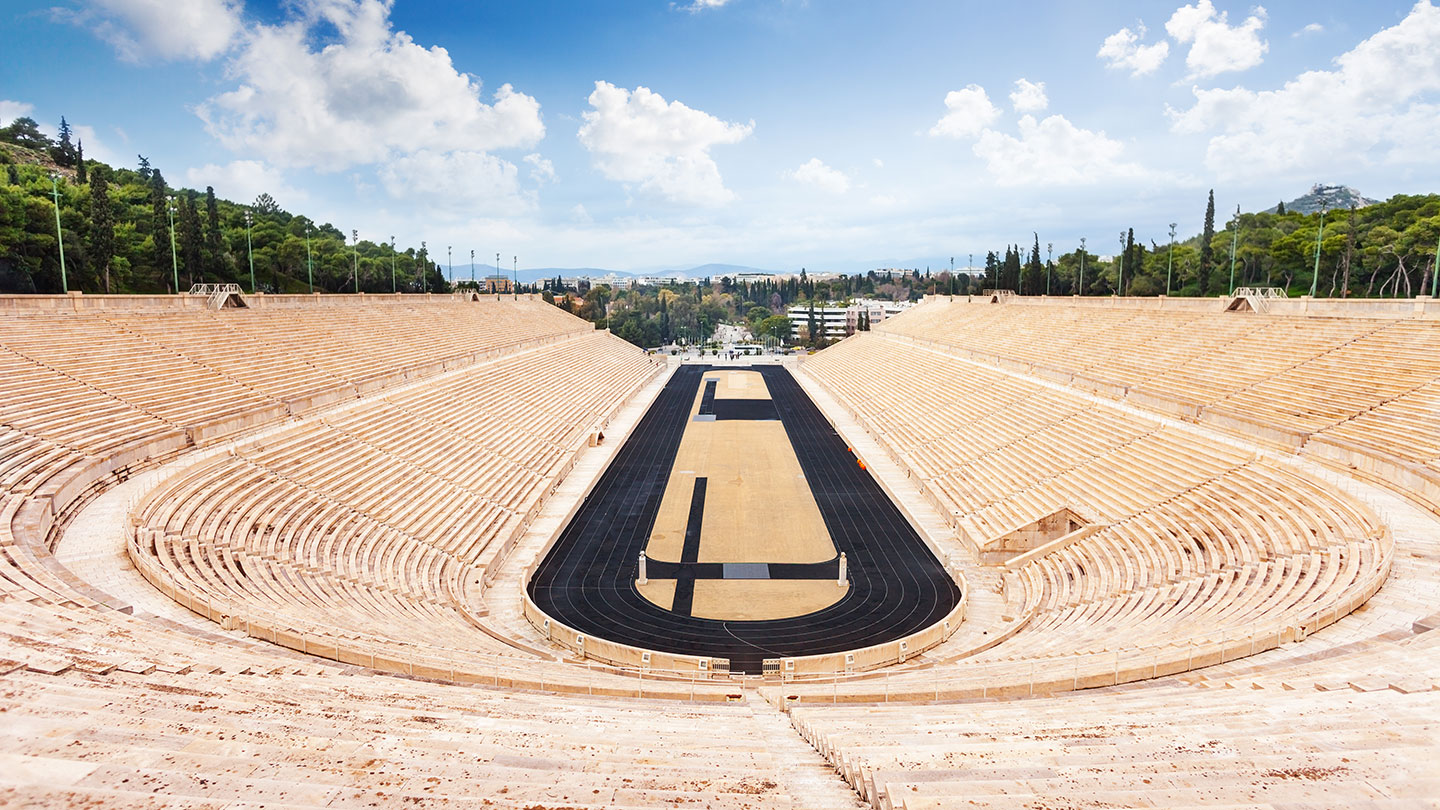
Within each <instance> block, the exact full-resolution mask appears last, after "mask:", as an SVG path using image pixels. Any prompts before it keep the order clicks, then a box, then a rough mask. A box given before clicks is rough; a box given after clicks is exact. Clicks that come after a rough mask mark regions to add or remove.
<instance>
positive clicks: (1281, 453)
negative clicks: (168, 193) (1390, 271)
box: [0, 295, 1440, 810]
mask: <svg viewBox="0 0 1440 810" xmlns="http://www.w3.org/2000/svg"><path fill="white" fill-rule="evenodd" d="M0 415H3V418H0V517H3V520H0V689H3V698H0V805H3V806H5V807H140V808H160V807H184V808H236V809H238V808H260V807H271V808H280V807H427V808H428V807H457V808H472V807H473V808H482V807H483V808H527V809H530V810H540V809H543V808H549V809H550V810H560V809H561V808H658V807H666V808H671V807H684V808H690V807H693V808H717V810H718V809H720V808H737V809H738V808H825V809H827V810H828V809H829V808H846V807H851V808H854V807H876V808H892V809H898V808H908V809H909V810H919V808H934V807H972V806H973V807H990V806H994V807H1014V808H1115V807H1273V808H1300V807H1306V808H1310V807H1346V808H1410V807H1435V806H1437V803H1440V691H1437V689H1440V632H1437V629H1440V301H1436V300H1431V299H1427V298H1421V299H1412V300H1405V301H1322V300H1310V299H1296V300H1275V301H1270V300H1261V299H1253V300H1252V299H1246V298H1236V299H1224V298H1214V299H1207V300H1200V299H1190V300H1177V299H1164V298H1160V299H1126V298H1108V299H1070V298H1066V299H1042V298H1033V299H1022V298H1003V299H1002V298H983V299H982V298H979V297H976V298H969V299H967V298H954V299H951V298H945V297H931V298H929V299H927V300H926V301H925V302H924V303H922V304H920V305H919V306H917V307H915V308H913V309H912V310H911V311H909V312H908V313H906V314H903V315H900V316H898V317H896V318H893V319H890V320H887V321H886V322H885V323H883V324H880V325H878V326H877V327H876V328H875V329H874V330H873V331H868V332H862V333H859V334H856V335H855V336H853V337H850V338H847V339H845V340H843V341H841V342H839V343H838V344H836V345H834V346H833V347H831V348H828V349H825V350H823V351H821V352H819V353H817V354H815V355H813V356H809V357H801V358H790V357H786V358H766V359H765V360H764V361H760V360H756V361H755V362H753V363H739V362H728V363H727V362H722V361H719V360H716V361H714V362H710V363H707V364H681V363H678V362H677V361H676V359H675V358H670V357H663V356H659V355H648V354H646V353H645V352H643V351H641V350H639V349H637V348H635V347H633V346H631V345H630V344H628V343H625V342H623V341H621V340H620V339H618V338H616V337H614V336H612V335H610V334H609V333H607V332H604V331H598V332H597V331H595V330H593V329H592V328H591V327H590V325H589V324H588V323H586V322H584V321H581V320H579V319H577V318H574V317H572V316H570V315H569V314H566V313H564V312H562V311H560V310H559V309H557V308H555V307H552V306H549V305H547V304H545V303H543V302H541V301H539V300H537V299H534V298H527V297H524V296H521V297H518V298H512V297H510V296H506V297H505V298H503V299H502V300H496V299H495V298H493V297H492V298H483V299H482V298H477V297H476V296H474V295H470V296H455V297H450V296H444V297H442V296H404V297H391V296H346V297H340V296H334V297H330V296H283V295H278V296H265V295H259V296H249V297H241V296H238V295H232V296H218V297H217V298H216V299H214V300H210V299H207V298H204V297H200V296H166V297H150V298H147V297H144V296H135V297H123V298H122V297H118V296H116V297H108V296H90V295H70V296H29V297H23V298H22V297H3V298H0Z"/></svg>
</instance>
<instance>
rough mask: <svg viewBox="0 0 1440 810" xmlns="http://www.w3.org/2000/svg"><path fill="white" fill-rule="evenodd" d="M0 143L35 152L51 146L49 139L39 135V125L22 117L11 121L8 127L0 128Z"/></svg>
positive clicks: (31, 119)
mask: <svg viewBox="0 0 1440 810" xmlns="http://www.w3.org/2000/svg"><path fill="white" fill-rule="evenodd" d="M0 141H6V142H8V143H13V144H15V145H16V146H22V147H24V148H26V149H35V150H37V151H40V150H45V149H48V148H49V147H50V146H51V144H50V139H49V138H47V137H45V136H44V135H42V134H41V133H40V125H39V124H37V123H36V122H35V119H34V118H30V117H29V116H23V115H22V116H20V117H19V118H16V119H15V120H14V121H11V122H10V125H9V126H6V127H4V128H0Z"/></svg>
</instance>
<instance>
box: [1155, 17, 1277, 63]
mask: <svg viewBox="0 0 1440 810" xmlns="http://www.w3.org/2000/svg"><path fill="white" fill-rule="evenodd" d="M1265 18H1266V14H1265V8H1264V7H1263V6H1256V7H1255V9H1254V12H1253V13H1252V14H1251V15H1250V16H1249V17H1246V18H1245V21H1244V22H1242V23H1241V24H1239V25H1236V26H1231V25H1230V24H1229V18H1228V13H1227V12H1224V11H1216V10H1215V6H1214V4H1213V3H1211V2H1210V0H1200V2H1198V3H1196V4H1195V5H1185V6H1181V7H1180V8H1178V9H1176V10H1175V13H1174V14H1172V15H1171V16H1170V20H1169V22H1167V23H1165V31H1166V32H1167V33H1169V34H1170V36H1172V37H1174V38H1175V41H1176V42H1180V43H1182V44H1184V43H1191V44H1190V52H1189V53H1187V54H1186V55H1185V65H1186V67H1188V68H1190V76H1191V78H1206V77H1210V76H1217V75H1219V74H1221V73H1226V72H1231V71H1241V70H1249V69H1250V68H1252V67H1255V66H1256V65H1258V64H1260V62H1261V61H1263V60H1264V58H1265V52H1266V51H1268V50H1270V43H1268V42H1265V41H1264V40H1262V39H1260V29H1262V28H1264V27H1265Z"/></svg>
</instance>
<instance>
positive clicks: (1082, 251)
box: [1075, 236, 1085, 295]
mask: <svg viewBox="0 0 1440 810" xmlns="http://www.w3.org/2000/svg"><path fill="white" fill-rule="evenodd" d="M1075 294H1076V295H1084V294H1085V237H1083V236H1082V237H1080V286H1079V287H1078V288H1076V290H1075Z"/></svg>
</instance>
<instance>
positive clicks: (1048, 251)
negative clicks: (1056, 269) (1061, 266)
mask: <svg viewBox="0 0 1440 810" xmlns="http://www.w3.org/2000/svg"><path fill="white" fill-rule="evenodd" d="M1054 263H1055V243H1054V242H1046V243H1045V295H1046V296H1049V295H1050V266H1051V265H1053V264H1054Z"/></svg>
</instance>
